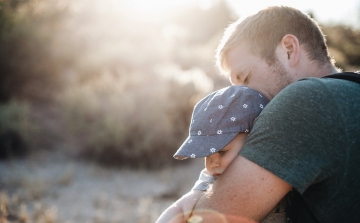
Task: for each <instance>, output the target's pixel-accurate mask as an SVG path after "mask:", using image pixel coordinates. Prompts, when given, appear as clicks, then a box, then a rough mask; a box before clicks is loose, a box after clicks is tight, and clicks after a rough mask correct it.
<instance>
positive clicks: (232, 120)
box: [174, 86, 268, 159]
mask: <svg viewBox="0 0 360 223" xmlns="http://www.w3.org/2000/svg"><path fill="white" fill-rule="evenodd" d="M267 103H268V101H267V99H266V97H265V96H264V95H262V94H261V93H260V92H256V91H255V90H253V89H250V88H245V87H242V86H230V87H228V88H224V89H223V90H220V91H217V92H214V93H211V94H209V96H207V97H206V99H205V98H204V100H201V101H200V102H199V103H198V104H197V105H196V106H195V107H194V112H193V115H192V118H191V125H190V130H189V138H188V140H187V142H186V143H184V144H183V145H182V146H181V147H180V149H179V150H178V151H177V152H176V154H175V155H174V157H175V158H176V159H182V157H189V158H200V157H206V156H210V155H212V154H215V153H216V151H218V150H219V149H221V148H223V147H224V143H225V142H227V141H228V139H227V138H228V136H229V137H230V138H231V136H232V135H233V134H234V133H238V132H245V133H249V132H250V130H251V128H250V126H251V124H252V122H253V118H254V115H253V114H255V115H256V114H257V115H258V114H260V112H261V110H262V109H264V108H265V106H266V104H267ZM241 107H242V108H243V110H242V111H241V112H239V110H238V109H239V108H241ZM195 119H196V121H195ZM240 130H241V131H240ZM205 136H206V137H205ZM225 136H226V137H225ZM211 137H214V138H216V140H215V141H213V140H208V139H210V138H211ZM200 147H205V148H206V149H205V150H202V149H200V150H199V149H198V148H200Z"/></svg>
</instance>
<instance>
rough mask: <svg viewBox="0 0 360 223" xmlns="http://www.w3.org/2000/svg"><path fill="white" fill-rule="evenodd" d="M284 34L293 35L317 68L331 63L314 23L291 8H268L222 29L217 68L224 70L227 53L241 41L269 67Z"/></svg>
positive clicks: (272, 62) (316, 24) (322, 39)
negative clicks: (222, 34)
mask: <svg viewBox="0 0 360 223" xmlns="http://www.w3.org/2000/svg"><path fill="white" fill-rule="evenodd" d="M286 34H292V35H294V36H296V37H297V38H298V40H299V44H300V46H302V47H304V48H305V50H306V52H307V54H308V57H309V59H310V60H312V61H315V62H317V63H318V65H319V66H321V65H325V64H326V63H333V61H332V60H331V58H330V55H329V53H328V49H327V46H326V39H325V37H324V34H323V33H322V31H321V28H320V26H319V25H318V23H317V22H316V21H315V20H313V19H312V18H311V17H310V16H309V15H307V14H304V13H303V12H301V11H299V10H297V9H294V8H291V7H287V6H272V7H268V8H266V9H263V10H261V11H259V12H258V13H256V14H254V15H251V16H249V17H247V18H245V19H244V20H241V19H239V20H238V21H236V22H234V23H232V24H231V25H230V26H229V27H228V28H227V29H226V31H225V33H224V36H223V38H222V40H221V42H220V44H219V46H218V48H217V52H216V59H217V61H216V63H217V66H218V67H219V68H220V70H221V71H224V67H223V65H224V61H225V60H226V54H227V52H228V51H229V50H230V49H232V48H234V47H236V46H237V45H239V44H240V43H244V42H245V43H246V44H248V45H249V48H250V50H251V51H252V53H253V54H254V55H256V56H260V57H261V58H262V59H264V60H265V61H266V62H267V63H268V64H269V65H272V64H274V63H275V62H276V56H275V49H276V47H277V46H278V44H279V43H280V41H281V39H282V38H283V37H284V36H285V35H286Z"/></svg>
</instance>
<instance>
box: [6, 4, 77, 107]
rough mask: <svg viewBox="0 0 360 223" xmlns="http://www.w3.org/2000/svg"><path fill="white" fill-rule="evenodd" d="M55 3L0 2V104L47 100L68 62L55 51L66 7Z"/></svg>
mask: <svg viewBox="0 0 360 223" xmlns="http://www.w3.org/2000/svg"><path fill="white" fill-rule="evenodd" d="M57 4H59V3H57V1H45V0H40V1H35V0H17V1H13V0H3V1H0V73H1V80H0V101H2V102H6V101H8V100H11V99H13V98H18V99H19V98H20V99H36V100H49V99H51V96H52V95H53V94H54V93H56V91H57V90H59V89H60V88H61V83H62V80H61V78H60V76H59V75H60V72H61V69H62V67H63V66H64V65H66V64H68V63H69V61H71V59H70V58H69V56H66V55H65V52H55V51H54V50H53V49H54V47H55V46H56V45H57V42H56V37H57V35H56V32H55V31H56V30H57V29H58V28H59V27H60V26H61V22H62V18H63V17H64V15H65V12H66V10H65V8H66V7H60V6H58V5H57Z"/></svg>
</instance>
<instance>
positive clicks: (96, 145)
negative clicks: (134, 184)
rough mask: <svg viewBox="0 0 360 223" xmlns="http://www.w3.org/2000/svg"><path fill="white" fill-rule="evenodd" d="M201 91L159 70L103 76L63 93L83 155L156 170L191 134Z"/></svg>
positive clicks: (169, 160)
mask: <svg viewBox="0 0 360 223" xmlns="http://www.w3.org/2000/svg"><path fill="white" fill-rule="evenodd" d="M201 94H203V92H201V91H199V89H197V88H196V85H195V84H194V83H193V82H183V83H182V84H180V83H179V82H178V81H176V80H174V79H171V78H170V79H166V78H162V77H160V76H158V75H156V74H151V75H147V74H139V73H133V74H128V75H123V76H120V77H119V76H118V77H116V76H112V75H110V74H102V75H99V76H98V77H97V78H96V79H93V80H92V81H91V80H90V81H88V82H87V83H82V84H75V85H74V86H72V87H69V88H68V90H67V91H66V92H64V93H63V94H62V96H61V97H60V99H59V101H60V103H61V104H62V106H63V109H64V114H65V118H66V120H67V121H66V122H67V126H68V131H70V132H71V134H72V135H73V137H74V138H75V140H76V141H77V144H78V145H79V147H80V148H79V149H80V154H81V155H83V156H85V157H86V158H90V159H94V160H96V161H99V162H100V163H102V164H106V165H116V166H131V167H147V168H158V167H162V166H164V165H171V164H174V163H175V162H177V163H179V162H178V161H176V160H174V159H173V158H172V155H173V154H174V152H175V151H176V149H177V148H178V147H179V146H180V145H181V143H182V142H183V140H184V139H185V138H186V137H187V133H188V124H189V121H190V116H191V113H192V108H193V106H194V103H195V102H196V101H197V100H198V97H199V95H201Z"/></svg>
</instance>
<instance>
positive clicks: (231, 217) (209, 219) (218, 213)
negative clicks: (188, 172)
mask: <svg viewBox="0 0 360 223" xmlns="http://www.w3.org/2000/svg"><path fill="white" fill-rule="evenodd" d="M290 189H291V185H290V184H288V183H287V182H285V181H283V180H282V179H280V178H278V177H277V176H275V175H274V174H272V173H270V172H269V171H267V170H265V169H263V168H262V167H260V166H258V165H257V164H255V163H253V162H251V161H249V160H247V159H246V158H244V157H242V156H238V157H237V158H235V160H234V161H233V162H232V163H231V164H230V165H229V167H228V168H227V169H226V171H225V172H224V173H223V174H222V175H221V176H220V177H218V179H217V180H216V182H215V183H214V184H213V187H212V191H211V192H210V193H209V194H208V195H207V196H206V195H204V196H202V197H201V198H200V199H199V201H198V202H197V204H196V206H195V209H194V211H193V215H192V216H195V215H196V216H201V217H202V218H203V221H202V222H206V223H222V222H224V223H225V222H227V223H232V222H234V223H235V222H236V223H239V222H247V223H250V222H258V221H261V220H262V219H264V218H265V217H266V215H267V214H268V213H269V212H270V211H271V210H272V209H273V208H274V207H275V206H276V204H277V203H278V202H279V201H280V200H281V199H282V198H283V197H284V196H285V195H286V194H287V193H288V192H289V191H290ZM225 219H226V220H225Z"/></svg>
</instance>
